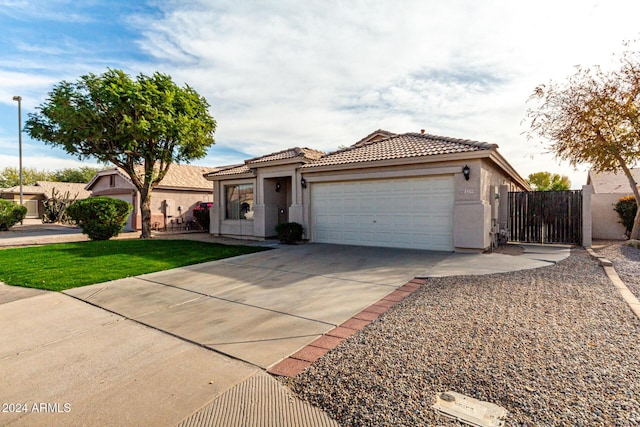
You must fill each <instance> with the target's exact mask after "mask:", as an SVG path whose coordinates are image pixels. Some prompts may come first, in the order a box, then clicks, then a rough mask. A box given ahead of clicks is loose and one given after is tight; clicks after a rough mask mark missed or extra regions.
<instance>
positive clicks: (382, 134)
mask: <svg viewBox="0 0 640 427" xmlns="http://www.w3.org/2000/svg"><path fill="white" fill-rule="evenodd" d="M396 135H397V134H396V133H393V132H389V131H388V130H384V129H378V130H374V131H373V132H371V133H370V134H369V135H367V136H365V137H364V138H362V139H361V140H360V141H358V142H356V143H355V144H353V146H355V147H359V146H361V145H364V144H366V143H367V142H372V141H379V140H381V139H386V138H389V137H391V136H396Z"/></svg>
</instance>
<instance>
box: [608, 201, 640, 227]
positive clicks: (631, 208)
mask: <svg viewBox="0 0 640 427" xmlns="http://www.w3.org/2000/svg"><path fill="white" fill-rule="evenodd" d="M615 206H616V207H615V208H613V210H614V211H616V212H618V216H620V221H619V222H620V224H622V225H623V226H624V228H625V230H626V231H625V234H626V235H627V237H629V236H631V230H632V229H633V220H634V219H635V217H636V212H637V211H638V205H637V204H636V199H635V197H633V196H627V197H623V198H621V199H620V200H618V203H616V205H615Z"/></svg>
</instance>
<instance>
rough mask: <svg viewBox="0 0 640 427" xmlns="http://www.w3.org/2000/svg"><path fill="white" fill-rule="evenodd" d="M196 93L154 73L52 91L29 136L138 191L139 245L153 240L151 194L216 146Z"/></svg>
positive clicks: (83, 80) (108, 76) (90, 80)
mask: <svg viewBox="0 0 640 427" xmlns="http://www.w3.org/2000/svg"><path fill="white" fill-rule="evenodd" d="M208 108H209V104H208V103H207V101H206V99H205V98H204V97H201V96H200V95H199V94H198V93H197V92H196V91H195V90H194V89H192V88H191V87H189V86H188V85H186V86H185V87H180V86H178V85H176V84H175V83H174V82H173V80H172V79H171V77H170V76H168V75H165V74H161V73H154V74H153V75H152V76H146V75H144V74H140V75H138V76H137V77H136V78H135V79H132V78H131V77H130V76H128V75H127V74H125V73H124V72H123V71H120V70H113V69H109V70H107V71H106V72H105V73H103V74H101V75H99V76H96V75H95V74H88V75H85V76H81V77H80V78H79V79H78V80H77V81H76V82H75V83H70V82H67V81H62V82H60V83H58V84H57V85H55V86H54V87H53V90H52V91H51V92H50V93H49V96H48V98H47V99H46V100H45V102H44V103H43V104H42V105H40V106H39V107H38V110H39V112H37V113H35V114H30V115H29V119H28V120H27V123H26V125H25V129H26V131H27V132H28V134H29V135H30V136H31V137H32V138H34V139H37V140H41V141H44V142H45V143H47V144H50V145H53V146H57V147H61V148H63V149H64V150H65V151H67V153H69V154H71V155H74V156H77V157H78V158H80V159H84V158H89V157H94V158H96V159H98V160H99V161H101V162H110V163H113V164H114V165H116V166H118V167H120V168H122V169H123V170H124V171H125V172H127V173H128V174H129V176H130V177H131V181H132V182H133V184H134V185H135V186H136V188H137V189H138V191H139V192H140V199H141V212H142V234H141V236H140V237H141V238H149V237H151V192H152V190H153V188H154V187H155V186H156V185H157V184H158V183H159V182H160V181H162V179H163V178H164V177H165V175H166V173H167V170H168V169H169V167H170V166H171V164H172V163H181V162H189V161H191V160H194V159H199V158H202V157H204V156H205V155H206V153H207V148H209V147H210V146H211V145H212V144H213V143H214V138H213V134H214V132H215V129H216V122H215V120H214V119H213V117H211V115H210V114H209V112H208Z"/></svg>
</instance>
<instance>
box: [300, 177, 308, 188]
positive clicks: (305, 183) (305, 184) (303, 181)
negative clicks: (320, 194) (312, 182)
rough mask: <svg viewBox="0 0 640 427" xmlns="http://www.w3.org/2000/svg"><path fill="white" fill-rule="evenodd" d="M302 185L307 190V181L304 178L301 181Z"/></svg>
mask: <svg viewBox="0 0 640 427" xmlns="http://www.w3.org/2000/svg"><path fill="white" fill-rule="evenodd" d="M300 185H301V186H302V188H307V180H306V179H304V178H302V179H301V180H300Z"/></svg>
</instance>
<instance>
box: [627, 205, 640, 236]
mask: <svg viewBox="0 0 640 427" xmlns="http://www.w3.org/2000/svg"><path fill="white" fill-rule="evenodd" d="M636 206H638V211H637V212H636V217H635V218H634V219H633V228H632V229H631V236H630V237H629V238H630V239H634V240H640V203H639V202H638V197H637V196H636Z"/></svg>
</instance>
